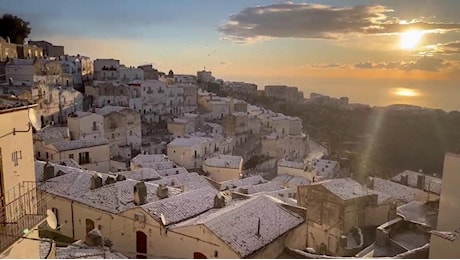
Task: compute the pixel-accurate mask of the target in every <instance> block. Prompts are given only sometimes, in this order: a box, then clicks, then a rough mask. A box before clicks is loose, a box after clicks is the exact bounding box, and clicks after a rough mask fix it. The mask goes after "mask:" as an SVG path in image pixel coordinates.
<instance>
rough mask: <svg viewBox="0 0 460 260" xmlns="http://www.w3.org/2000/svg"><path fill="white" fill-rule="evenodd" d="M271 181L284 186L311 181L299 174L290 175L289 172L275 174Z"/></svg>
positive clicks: (306, 183) (300, 184)
mask: <svg viewBox="0 0 460 260" xmlns="http://www.w3.org/2000/svg"><path fill="white" fill-rule="evenodd" d="M272 181H273V182H276V183H279V184H281V185H284V186H302V185H308V184H310V183H311V182H310V180H308V179H307V178H304V177H301V176H292V175H289V174H281V175H277V176H276V177H275V178H273V180H272Z"/></svg>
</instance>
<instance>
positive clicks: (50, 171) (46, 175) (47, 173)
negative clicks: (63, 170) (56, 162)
mask: <svg viewBox="0 0 460 260" xmlns="http://www.w3.org/2000/svg"><path fill="white" fill-rule="evenodd" d="M53 177H54V166H53V165H51V164H49V163H48V162H47V163H46V164H45V165H44V166H43V179H44V180H45V181H46V180H49V179H51V178H53Z"/></svg>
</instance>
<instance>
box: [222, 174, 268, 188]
mask: <svg viewBox="0 0 460 260" xmlns="http://www.w3.org/2000/svg"><path fill="white" fill-rule="evenodd" d="M266 182H267V180H265V179H264V178H262V176H259V175H257V176H251V177H247V178H242V179H238V180H229V181H224V182H221V183H220V185H221V189H222V190H225V189H236V188H238V187H243V186H248V185H257V184H262V183H266Z"/></svg>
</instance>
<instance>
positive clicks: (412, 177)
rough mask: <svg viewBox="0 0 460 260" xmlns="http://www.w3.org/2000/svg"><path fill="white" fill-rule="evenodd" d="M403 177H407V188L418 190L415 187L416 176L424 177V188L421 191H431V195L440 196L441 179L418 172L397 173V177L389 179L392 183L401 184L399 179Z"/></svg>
mask: <svg viewBox="0 0 460 260" xmlns="http://www.w3.org/2000/svg"><path fill="white" fill-rule="evenodd" d="M404 175H406V176H407V184H408V186H411V187H414V188H418V187H417V179H418V176H421V175H424V176H425V187H424V189H423V190H425V191H431V192H432V193H435V194H438V195H439V194H441V183H442V179H440V178H436V177H432V176H430V175H426V174H424V173H419V172H414V171H409V170H406V171H403V172H401V173H399V174H398V175H396V176H394V177H393V178H391V180H392V181H394V182H399V183H401V177H402V176H404Z"/></svg>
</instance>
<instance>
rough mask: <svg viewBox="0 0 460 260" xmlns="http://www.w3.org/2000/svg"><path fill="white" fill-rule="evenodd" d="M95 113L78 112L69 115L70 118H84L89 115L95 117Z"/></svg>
mask: <svg viewBox="0 0 460 260" xmlns="http://www.w3.org/2000/svg"><path fill="white" fill-rule="evenodd" d="M93 114H94V113H91V112H84V111H76V112H74V113H72V114H70V115H69V117H70V118H83V117H86V116H89V115H93Z"/></svg>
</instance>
